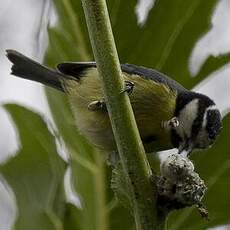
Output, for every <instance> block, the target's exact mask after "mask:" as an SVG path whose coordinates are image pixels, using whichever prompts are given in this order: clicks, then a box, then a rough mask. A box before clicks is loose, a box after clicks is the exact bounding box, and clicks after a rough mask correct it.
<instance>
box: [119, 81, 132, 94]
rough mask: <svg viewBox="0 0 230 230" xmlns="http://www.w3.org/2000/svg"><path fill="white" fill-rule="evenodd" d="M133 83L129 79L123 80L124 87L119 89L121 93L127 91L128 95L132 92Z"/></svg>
mask: <svg viewBox="0 0 230 230" xmlns="http://www.w3.org/2000/svg"><path fill="white" fill-rule="evenodd" d="M133 88H134V83H133V82H131V81H127V80H125V88H124V89H123V90H122V91H121V93H124V92H127V93H128V95H130V94H131V93H132V92H133Z"/></svg>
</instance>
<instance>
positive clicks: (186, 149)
mask: <svg viewBox="0 0 230 230" xmlns="http://www.w3.org/2000/svg"><path fill="white" fill-rule="evenodd" d="M175 117H176V118H177V119H178V121H179V125H178V126H176V127H173V128H172V130H171V133H172V143H173V145H174V147H176V148H178V149H179V153H183V154H185V155H188V154H189V153H191V152H192V151H193V150H194V149H206V148H208V147H210V146H211V145H212V144H213V143H214V141H215V140H216V138H217V136H218V134H219V132H220V130H221V126H222V122H221V114H220V111H219V110H218V109H217V107H216V105H215V103H214V102H213V101H212V100H211V99H210V98H209V97H207V96H205V95H203V94H198V93H194V92H186V93H183V94H179V95H178V96H177V102H176V109H175Z"/></svg>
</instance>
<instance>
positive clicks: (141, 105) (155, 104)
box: [64, 68, 176, 152]
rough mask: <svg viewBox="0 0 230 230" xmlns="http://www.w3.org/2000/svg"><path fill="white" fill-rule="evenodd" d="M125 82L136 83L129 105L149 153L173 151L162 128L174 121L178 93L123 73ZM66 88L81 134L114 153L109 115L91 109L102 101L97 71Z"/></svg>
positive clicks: (168, 137)
mask: <svg viewBox="0 0 230 230" xmlns="http://www.w3.org/2000/svg"><path fill="white" fill-rule="evenodd" d="M124 79H125V80H129V81H132V82H133V83H134V90H133V92H132V94H131V95H130V101H131V104H132V107H133V110H134V115H135V118H136V122H137V125H138V128H139V131H140V135H141V138H142V140H143V143H144V146H145V149H146V151H147V152H153V151H156V150H163V149H168V148H171V147H172V146H171V141H170V133H169V131H167V130H165V129H163V128H162V127H161V123H162V121H167V120H169V119H171V118H172V117H173V114H174V109H175V103H176V93H175V92H173V91H172V90H170V89H169V88H168V87H167V86H165V85H163V84H161V83H157V82H155V81H153V80H148V79H144V78H142V77H140V76H135V75H128V74H125V73H124ZM64 84H65V88H66V91H67V93H68V95H69V99H70V103H71V106H72V109H73V111H74V116H75V120H76V125H77V127H78V129H79V130H80V132H81V133H82V134H83V135H85V136H86V137H87V138H88V139H89V140H90V142H92V143H93V144H95V145H97V146H98V147H100V148H103V149H105V150H114V149H115V142H114V138H113V134H112V129H111V125H110V121H109V117H108V114H107V112H106V111H105V110H96V111H92V110H89V109H88V105H89V104H90V103H91V102H93V101H97V100H101V99H103V92H102V86H101V80H100V78H99V76H98V72H97V70H96V68H91V69H89V70H88V72H87V73H86V74H85V76H83V77H81V78H80V80H79V81H74V80H71V81H70V80H68V81H67V82H64Z"/></svg>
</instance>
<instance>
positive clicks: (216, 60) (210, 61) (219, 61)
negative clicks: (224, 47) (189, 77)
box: [195, 53, 230, 83]
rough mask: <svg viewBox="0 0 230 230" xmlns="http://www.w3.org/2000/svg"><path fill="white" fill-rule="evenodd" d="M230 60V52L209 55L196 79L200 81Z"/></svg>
mask: <svg viewBox="0 0 230 230" xmlns="http://www.w3.org/2000/svg"><path fill="white" fill-rule="evenodd" d="M229 62H230V53H227V54H223V55H219V56H217V57H215V56H209V57H208V58H207V59H206V61H205V63H204V64H203V66H202V68H201V69H200V71H199V73H197V75H196V76H195V80H196V81H197V83H198V82H200V81H201V80H202V79H204V78H205V77H207V76H209V75H210V74H211V73H213V72H214V71H217V70H218V69H220V68H221V67H223V66H224V65H226V64H228V63H229Z"/></svg>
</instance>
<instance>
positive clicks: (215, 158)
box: [169, 115, 230, 230]
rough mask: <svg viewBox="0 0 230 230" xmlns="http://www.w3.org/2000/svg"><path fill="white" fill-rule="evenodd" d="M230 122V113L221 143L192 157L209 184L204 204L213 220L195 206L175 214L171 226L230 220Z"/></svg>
mask: <svg viewBox="0 0 230 230" xmlns="http://www.w3.org/2000/svg"><path fill="white" fill-rule="evenodd" d="M229 123H230V115H228V116H226V117H225V118H224V121H223V127H224V128H223V131H222V133H221V134H220V137H219V138H218V140H217V143H216V144H215V145H214V146H213V147H212V148H210V149H209V150H207V151H202V152H197V153H194V155H193V157H192V158H193V160H194V162H195V168H196V171H197V172H199V175H200V176H201V178H202V179H204V181H205V182H206V185H207V187H208V191H207V192H206V195H205V199H204V204H205V206H206V207H207V208H208V211H209V216H210V221H206V220H204V219H202V218H201V217H200V216H199V214H198V212H197V211H196V210H194V208H188V209H183V210H181V211H178V212H175V213H173V214H172V215H171V217H170V219H169V220H170V221H169V228H170V230H177V229H178V230H179V229H186V230H187V229H188V230H192V229H197V230H199V229H207V228H210V227H214V226H217V225H223V224H228V223H229V221H230V216H229V206H230V199H229V188H230V187H229V178H230V159H229V152H228V148H227V147H226V146H228V143H229V135H230V130H229V128H228V127H229ZM225 127H226V128H225Z"/></svg>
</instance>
